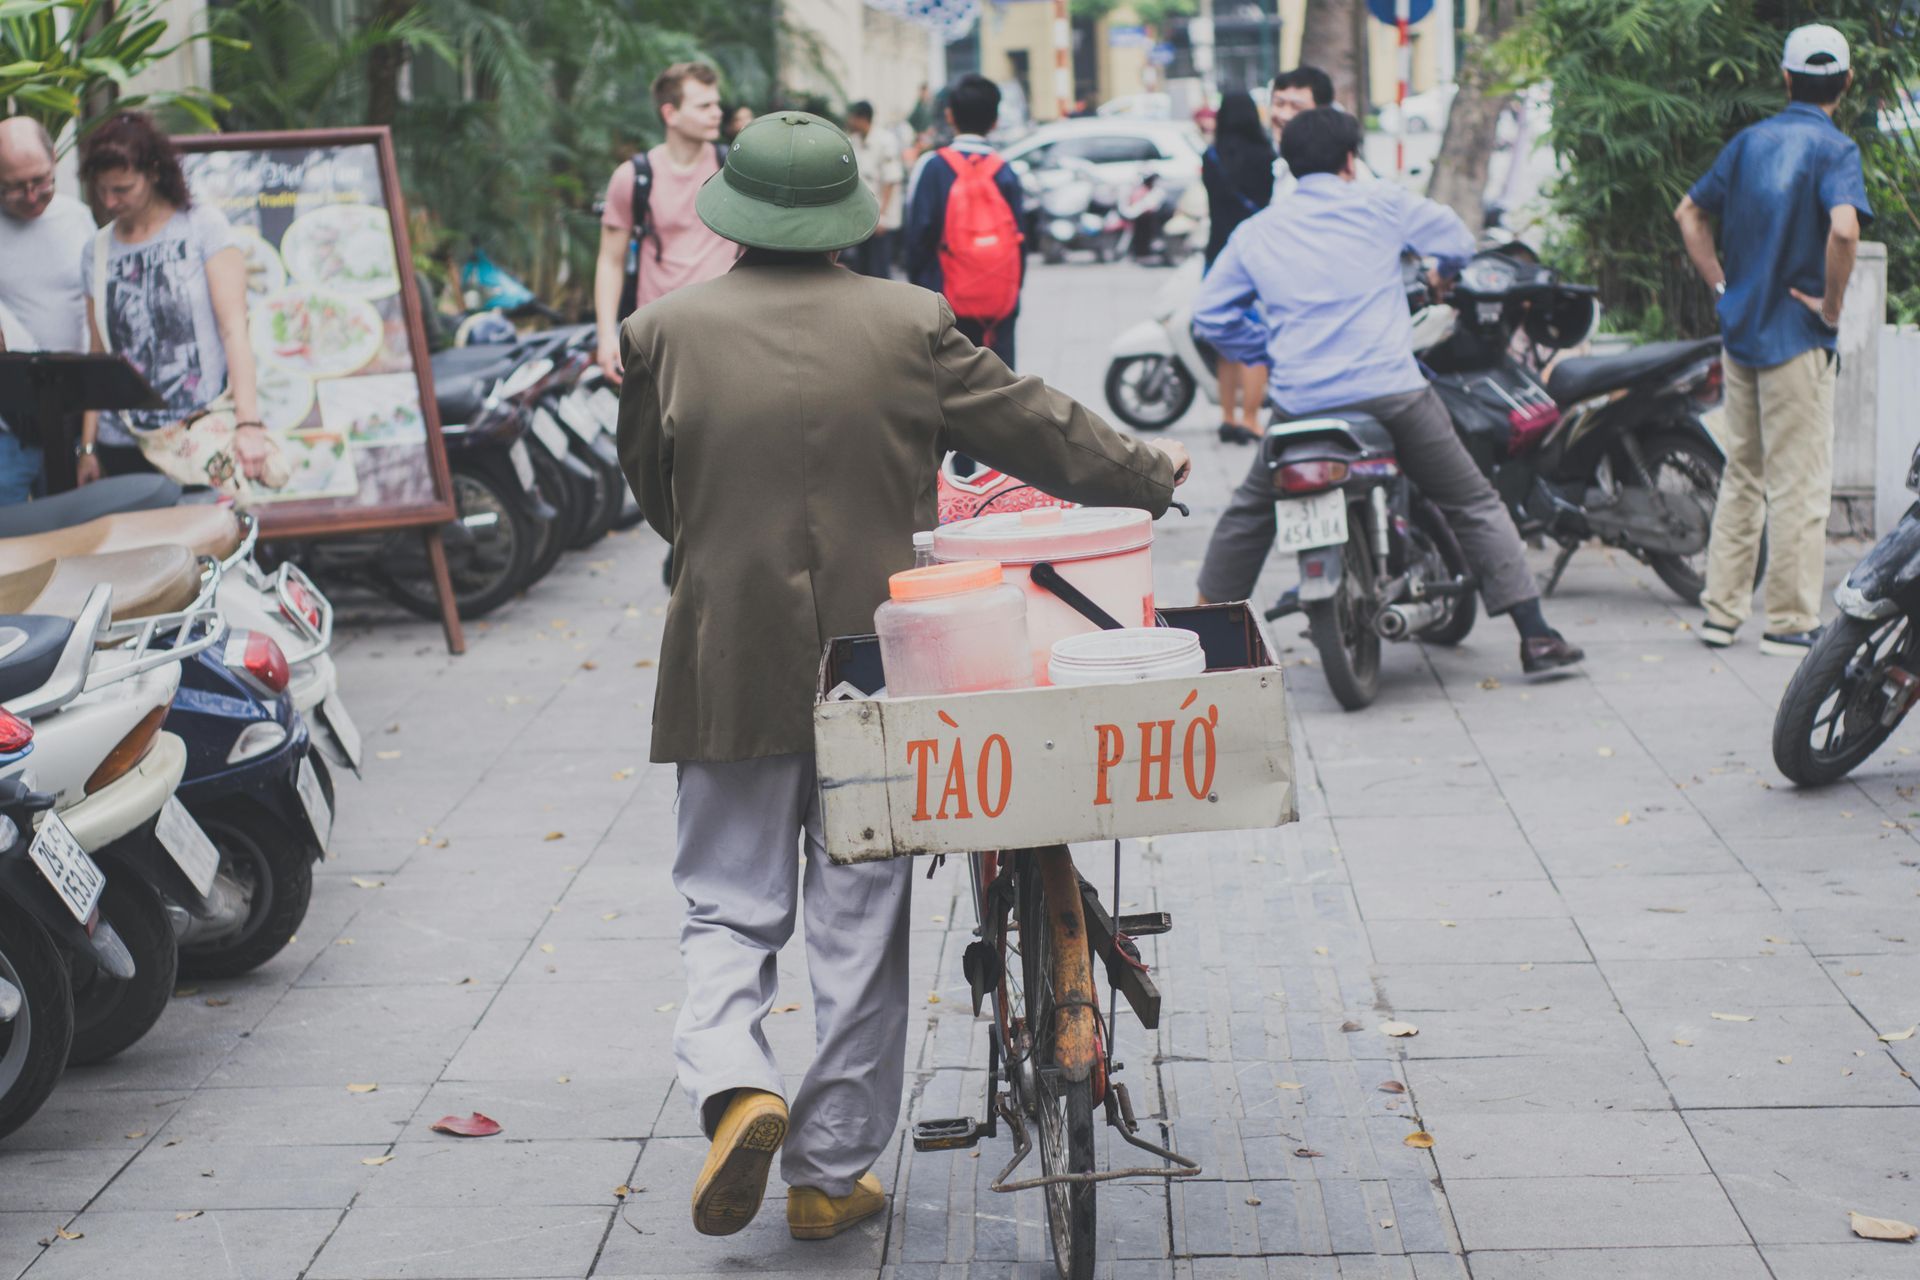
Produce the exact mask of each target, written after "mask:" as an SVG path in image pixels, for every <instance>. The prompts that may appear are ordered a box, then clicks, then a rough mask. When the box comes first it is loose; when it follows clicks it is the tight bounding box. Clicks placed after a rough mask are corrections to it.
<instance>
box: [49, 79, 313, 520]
mask: <svg viewBox="0 0 1920 1280" xmlns="http://www.w3.org/2000/svg"><path fill="white" fill-rule="evenodd" d="M80 180H81V182H83V183H85V184H86V185H87V187H88V189H89V192H90V194H91V195H92V197H93V203H94V204H95V205H96V206H97V207H98V208H100V209H101V210H102V211H103V212H104V213H106V215H107V217H108V219H109V221H108V223H107V225H106V226H104V227H102V228H100V229H99V230H98V231H97V232H93V233H91V234H90V235H89V236H88V243H87V244H86V245H85V246H84V247H83V248H82V249H81V251H80V255H79V266H80V276H81V284H82V287H83V288H84V290H85V294H86V314H87V326H88V338H89V350H92V351H96V352H106V351H113V352H115V353H117V354H119V355H122V356H124V357H126V359H127V361H128V362H129V363H131V364H132V365H133V367H134V368H136V369H138V370H139V371H140V372H141V373H142V374H143V375H144V376H145V377H146V379H147V381H148V382H149V383H151V384H152V385H153V389H154V391H156V392H157V393H158V394H159V396H160V398H161V400H163V401H164V402H165V404H164V406H163V407H161V408H158V409H121V410H116V411H111V412H101V411H97V410H90V411H88V413H87V414H86V416H85V417H84V419H83V420H82V425H81V429H80V455H81V456H80V462H79V467H78V478H79V481H80V483H81V484H90V483H92V482H93V481H94V480H97V479H99V478H100V477H101V475H103V474H105V475H125V474H129V473H134V472H143V471H155V470H158V469H159V468H158V467H156V466H155V465H154V464H153V463H152V462H149V461H148V458H147V454H146V453H145V452H144V451H143V447H142V446H143V442H144V443H145V445H146V446H147V447H149V448H151V447H154V446H155V445H156V444H157V443H158V442H160V441H161V440H167V441H169V442H170V444H171V445H173V446H178V447H177V448H176V449H175V450H174V451H175V452H176V453H178V454H179V455H181V456H182V457H186V456H188V455H190V454H191V455H192V456H198V457H200V458H201V459H202V460H203V461H210V458H209V456H208V454H207V453H206V452H205V451H197V450H195V449H194V448H193V446H191V445H190V444H189V443H188V441H187V440H186V439H184V438H183V437H182V435H181V433H180V432H179V431H177V430H175V428H178V427H182V426H185V427H188V428H189V429H190V428H191V426H192V425H195V424H199V423H204V425H203V426H202V427H201V430H202V432H203V433H204V434H205V435H206V436H207V437H209V438H211V437H212V436H213V434H214V432H215V430H216V422H215V421H213V420H212V419H213V417H214V416H215V415H218V416H219V418H220V421H219V422H218V424H217V427H218V429H219V430H220V431H221V432H222V433H223V434H224V433H225V432H227V431H228V430H230V433H231V443H230V444H223V445H222V446H221V447H220V448H219V449H218V450H217V451H216V452H218V453H221V454H224V455H226V456H227V465H228V466H230V467H231V466H238V467H239V468H240V469H241V470H243V471H245V472H246V474H247V476H248V477H250V478H252V479H255V480H264V479H267V478H268V476H269V471H270V469H271V468H273V467H274V466H275V465H276V464H277V462H278V460H279V449H278V447H277V446H276V445H275V444H274V443H273V442H272V441H271V440H270V439H269V438H268V436H267V429H266V426H265V424H264V423H263V422H262V421H261V419H260V399H259V393H258V384H257V382H256V380H255V377H254V363H253V343H252V340H251V339H250V338H249V336H248V332H247V263H246V255H245V254H244V252H243V251H242V250H241V248H240V246H239V244H238V242H237V241H236V240H235V238H234V234H233V228H232V227H231V226H230V225H229V224H228V222H227V218H226V215H225V214H223V213H221V212H220V211H219V210H218V209H216V208H213V207H212V206H210V205H203V204H196V203H194V201H193V198H192V196H191V195H190V194H189V193H188V191H187V179H186V175H185V174H184V173H183V172H182V171H181V169H180V157H179V156H178V155H177V154H176V153H175V152H174V149H173V143H172V142H171V141H169V140H168V138H167V136H166V134H164V133H162V132H161V131H160V127H159V126H158V125H156V124H155V123H154V121H153V118H152V117H151V116H149V115H147V114H145V113H144V112H137V111H123V112H121V113H120V114H119V115H116V116H114V117H113V118H112V119H110V120H108V121H107V122H106V123H105V124H103V125H101V126H100V127H99V128H98V129H95V130H94V131H93V132H92V133H91V134H89V135H88V136H87V140H86V142H84V143H83V144H81V147H80ZM229 405H230V408H228V407H225V406H229ZM163 432H164V433H165V435H163V434H162V433H163ZM176 478H177V477H176ZM217 478H218V473H217V472H215V473H208V474H206V475H205V476H204V477H203V479H202V482H203V483H204V482H206V480H208V479H217ZM282 483H284V481H282Z"/></svg>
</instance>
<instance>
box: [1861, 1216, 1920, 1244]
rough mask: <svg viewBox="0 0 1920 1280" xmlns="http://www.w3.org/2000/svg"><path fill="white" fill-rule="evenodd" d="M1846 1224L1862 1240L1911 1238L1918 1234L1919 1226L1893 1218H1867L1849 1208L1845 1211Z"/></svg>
mask: <svg viewBox="0 0 1920 1280" xmlns="http://www.w3.org/2000/svg"><path fill="white" fill-rule="evenodd" d="M1847 1225H1848V1226H1850V1227H1852V1228H1853V1234H1855V1235H1857V1236H1859V1237H1860V1238H1861V1239H1863V1240H1911V1239H1913V1238H1914V1237H1915V1236H1917V1235H1920V1228H1915V1227H1914V1226H1913V1224H1912V1223H1908V1222H1901V1221H1899V1220H1898V1219H1895V1218H1869V1217H1868V1216H1867V1215H1866V1214H1864V1213H1859V1212H1856V1211H1854V1210H1851V1209H1850V1210H1848V1211H1847Z"/></svg>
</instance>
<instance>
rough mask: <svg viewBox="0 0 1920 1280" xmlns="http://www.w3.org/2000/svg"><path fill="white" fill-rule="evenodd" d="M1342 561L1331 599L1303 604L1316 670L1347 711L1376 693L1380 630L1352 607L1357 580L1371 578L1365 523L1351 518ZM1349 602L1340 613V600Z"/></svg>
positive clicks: (1362, 705) (1358, 707)
mask: <svg viewBox="0 0 1920 1280" xmlns="http://www.w3.org/2000/svg"><path fill="white" fill-rule="evenodd" d="M1352 527H1353V532H1352V534H1350V535H1349V536H1348V538H1347V545H1346V548H1345V550H1344V553H1343V556H1344V559H1345V564H1343V565H1342V566H1341V582H1340V593H1339V594H1338V595H1336V596H1335V597H1334V598H1333V599H1331V600H1315V601H1313V602H1311V603H1309V604H1308V605H1307V606H1306V610H1305V611H1306V615H1307V633H1308V635H1309V636H1310V637H1311V638H1312V640H1313V647H1314V648H1315V649H1316V650H1318V651H1319V654H1320V670H1321V672H1322V673H1323V674H1324V675H1325V676H1326V678H1327V687H1328V688H1330V689H1332V690H1333V698H1334V701H1336V702H1338V703H1339V704H1340V706H1341V707H1342V708H1343V709H1345V710H1347V711H1359V710H1361V709H1363V708H1365V707H1369V706H1371V705H1373V700H1374V699H1375V698H1377V697H1379V696H1380V644H1381V641H1380V636H1379V634H1378V633H1377V632H1375V631H1374V629H1373V627H1372V625H1371V624H1370V622H1369V620H1367V619H1364V618H1361V617H1360V616H1358V613H1357V611H1355V610H1353V609H1352V608H1351V602H1352V601H1353V599H1354V591H1355V588H1354V586H1353V584H1354V583H1356V582H1361V583H1369V584H1370V583H1372V581H1373V556H1372V555H1371V554H1370V553H1369V552H1368V550H1367V545H1366V533H1365V532H1364V524H1363V522H1361V521H1359V520H1355V521H1353V522H1352ZM1343 603H1347V604H1348V605H1349V608H1348V616H1347V617H1345V618H1342V616H1341V606H1342V604H1343Z"/></svg>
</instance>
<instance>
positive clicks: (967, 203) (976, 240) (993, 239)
mask: <svg viewBox="0 0 1920 1280" xmlns="http://www.w3.org/2000/svg"><path fill="white" fill-rule="evenodd" d="M999 118H1000V89H999V87H998V86H997V85H995V84H994V83H993V81H991V80H989V79H987V78H986V77H985V76H977V75H969V76H962V77H961V78H960V81H959V83H957V84H955V85H954V86H953V90H952V92H951V93H949V94H948V95H947V121H948V123H950V124H951V125H952V126H953V129H954V138H953V141H952V142H950V143H948V144H947V145H946V146H944V147H941V148H940V149H939V150H938V151H933V152H929V153H928V154H927V155H925V156H923V157H922V158H921V160H920V163H919V165H918V166H917V167H916V168H915V170H914V175H913V181H912V183H911V184H910V186H909V194H908V201H909V210H908V213H907V227H906V237H907V245H906V252H907V279H909V280H911V281H913V283H915V284H917V285H920V286H922V287H924V288H928V289H931V290H933V291H934V292H935V293H940V294H945V295H946V298H947V301H948V303H949V304H951V305H952V307H953V313H954V315H955V316H957V317H958V322H959V325H960V332H961V333H963V334H965V335H966V336H967V337H969V338H971V339H972V340H973V341H974V342H975V343H976V344H978V345H980V346H983V347H986V348H988V349H990V350H991V351H992V352H993V353H994V354H995V355H997V356H999V357H1000V359H1001V360H1003V361H1005V362H1006V366H1007V367H1008V368H1009V369H1011V368H1013V367H1014V340H1013V339H1014V327H1015V324H1016V322H1017V321H1018V320H1019V318H1020V288H1021V285H1022V284H1023V283H1024V280H1025V275H1026V250H1025V245H1024V244H1023V241H1022V236H1021V233H1020V227H1021V224H1022V216H1023V210H1022V202H1021V192H1020V178H1019V176H1018V175H1016V174H1015V173H1014V172H1013V170H1012V169H1010V168H1009V167H1007V165H1006V163H1005V162H1004V161H1003V160H1001V158H1000V155H999V153H998V152H996V151H995V150H994V149H993V144H992V143H990V142H988V141H987V134H989V133H991V132H992V131H993V127H994V125H995V123H997V122H998V120H999Z"/></svg>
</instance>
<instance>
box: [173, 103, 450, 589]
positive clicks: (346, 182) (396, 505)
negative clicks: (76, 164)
mask: <svg viewBox="0 0 1920 1280" xmlns="http://www.w3.org/2000/svg"><path fill="white" fill-rule="evenodd" d="M176 145H177V146H178V147H179V149H180V151H181V153H182V154H181V164H182V167H183V168H184V169H185V170H186V174H187V183H188V186H189V187H190V188H191V189H192V192H193V198H194V201H195V202H196V203H197V204H201V205H205V206H207V207H209V208H214V209H218V210H219V211H220V212H221V213H223V214H225V215H226V217H227V220H228V222H229V223H231V224H232V226H233V229H234V234H235V238H236V239H237V240H238V242H239V244H240V247H241V248H242V250H243V251H244V252H245V253H246V257H247V325H248V331H249V333H250V335H251V337H252V345H253V353H254V359H255V364H256V366H257V369H258V375H259V393H260V416H261V418H262V420H263V421H264V423H265V425H266V427H267V430H268V431H269V432H271V433H272V434H273V436H274V438H275V439H276V440H277V441H278V442H279V444H280V447H281V449H282V451H283V452H284V453H285V455H286V458H287V460H288V462H289V463H290V464H291V466H292V479H291V480H290V481H289V482H288V483H287V484H286V485H285V486H283V487H282V488H280V489H274V490H270V489H265V488H257V489H256V490H255V492H254V494H253V496H252V498H251V499H250V502H249V507H250V509H251V510H252V511H253V513H254V514H255V515H257V516H258V517H259V518H260V522H261V532H262V533H263V534H264V535H266V536H267V537H270V538H272V537H304V536H311V535H317V534H326V533H347V532H357V531H361V530H366V529H377V528H397V527H404V526H409V525H440V524H444V523H446V522H447V521H449V520H451V519H453V517H454V503H453V499H452V486H451V483H450V481H449V479H448V472H447V460H446V453H445V450H444V448H443V447H442V444H441V440H440V422H439V416H438V414H437V413H436V412H435V410H434V399H433V374H432V369H431V366H430V365H429V363H428V359H427V354H428V353H427V346H426V337H425V333H424V330H423V329H422V326H421V315H420V298H419V294H418V291H417V290H416V289H415V287H414V279H413V270H412V266H411V263H412V253H411V250H410V248H409V246H408V243H407V221H406V205H405V202H404V200H403V199H402V197H401V194H400V183H399V178H398V175H397V172H396V170H395V167H394V161H393V141H392V137H391V135H389V133H388V132H387V130H386V129H384V128H378V129H333V130H312V131H303V132H292V133H242V134H210V135H204V136H193V137H182V138H179V139H177V140H176ZM435 549H436V550H437V549H438V548H437V546H436V548H435ZM436 558H437V557H436Z"/></svg>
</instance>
